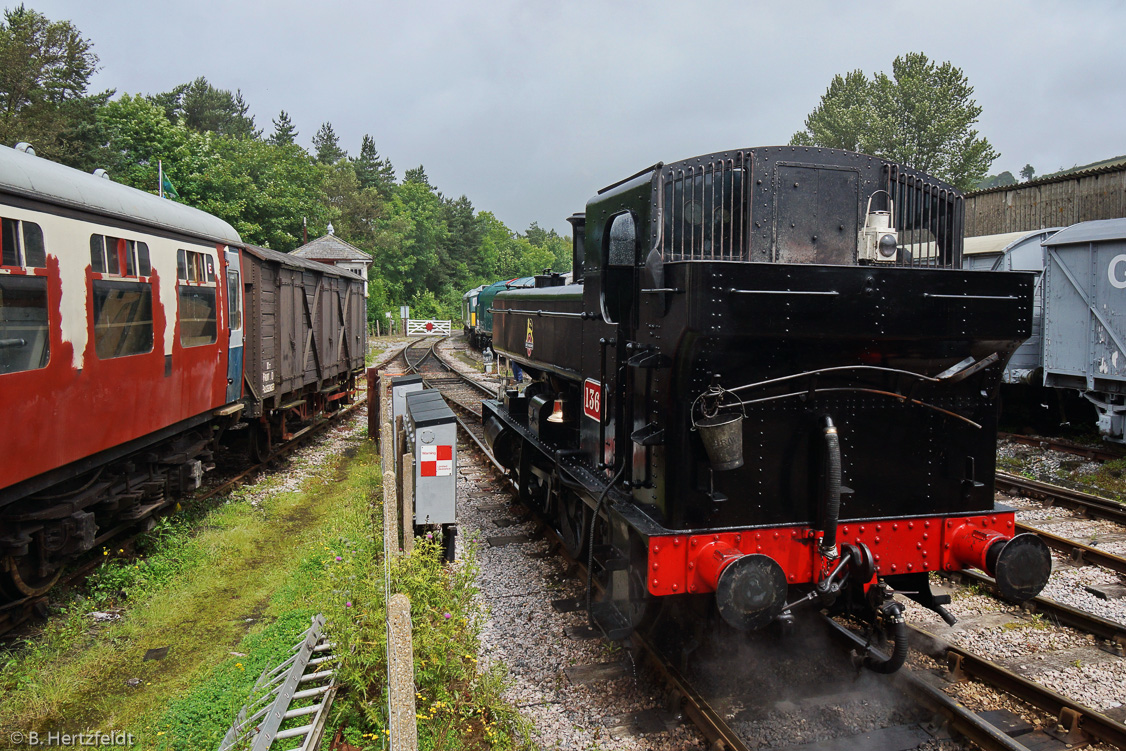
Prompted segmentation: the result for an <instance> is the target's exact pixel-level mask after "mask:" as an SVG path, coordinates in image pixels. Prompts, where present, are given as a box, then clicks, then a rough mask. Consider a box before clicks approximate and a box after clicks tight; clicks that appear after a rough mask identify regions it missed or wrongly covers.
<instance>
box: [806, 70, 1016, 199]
mask: <svg viewBox="0 0 1126 751" xmlns="http://www.w3.org/2000/svg"><path fill="white" fill-rule="evenodd" d="M972 95H973V87H972V86H970V84H969V81H968V80H967V79H966V76H965V74H963V73H962V70H961V69H960V68H957V67H955V66H954V65H952V64H951V63H949V62H945V63H942V64H940V65H939V64H936V63H933V62H931V61H930V60H929V59H927V56H926V55H924V54H922V53H919V52H914V53H908V54H906V55H903V56H901V57H897V58H896V59H895V61H894V62H893V63H892V75H891V76H888V75H887V74H885V73H877V74H875V75H874V76H873V77H872V78H871V79H869V78H868V77H867V76H865V74H864V73H863V72H862V71H859V70H856V71H852V72H851V73H847V74H845V75H844V76H839V75H838V76H835V77H834V78H833V80H832V82H831V83H830V84H829V88H828V90H827V91H826V92H825V94H824V96H822V97H821V102H820V104H818V106H817V107H816V108H815V109H814V110H813V112H811V113H810V115H809V117H807V118H806V121H805V130H802V131H799V132H797V133H795V134H794V137H793V138H792V139H791V140H790V143H791V144H794V145H806V146H825V147H829V148H837V149H848V150H851V151H860V152H863V153H866V154H872V155H873V156H879V157H884V158H886V159H890V160H892V161H896V162H899V163H902V164H906V165H907V166H909V167H914V168H915V169H918V170H920V171H922V172H926V173H928V174H932V175H934V176H936V177H938V178H940V179H942V180H946V181H947V182H950V183H952V184H953V185H955V186H957V187H958V188H961V189H962V190H969V189H971V188H973V187H974V186H975V185H976V183H977V182H978V181H980V180H981V178H982V177H983V176H984V175H985V173H986V172H987V171H988V169H989V165H990V164H992V163H993V160H995V159H996V158H997V156H998V154H997V152H996V151H994V150H993V147H992V146H991V145H990V144H989V141H987V140H986V139H985V138H983V137H981V136H979V135H978V132H977V131H976V130H975V129H974V128H973V125H974V124H975V123H976V122H977V119H978V116H979V115H980V114H981V107H979V106H978V104H977V102H976V101H975V100H974V99H973V98H972Z"/></svg>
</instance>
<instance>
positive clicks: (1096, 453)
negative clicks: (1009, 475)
mask: <svg viewBox="0 0 1126 751" xmlns="http://www.w3.org/2000/svg"><path fill="white" fill-rule="evenodd" d="M997 440H999V441H1000V440H1009V441H1012V442H1013V443H1022V444H1024V445H1025V446H1035V447H1036V448H1041V449H1049V450H1051V451H1059V452H1061V453H1064V454H1071V455H1073V456H1078V457H1081V458H1083V459H1087V460H1090V461H1098V462H1108V461H1114V460H1115V459H1121V458H1122V457H1124V456H1126V447H1121V446H1113V445H1110V444H1105V445H1102V446H1087V445H1084V444H1082V443H1076V442H1075V441H1069V440H1067V439H1066V438H1046V437H1044V436H1036V435H1021V434H1020V433H998V434H997Z"/></svg>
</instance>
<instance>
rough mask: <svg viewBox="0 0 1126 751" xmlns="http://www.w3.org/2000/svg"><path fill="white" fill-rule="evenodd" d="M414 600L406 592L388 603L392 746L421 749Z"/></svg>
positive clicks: (403, 749)
mask: <svg viewBox="0 0 1126 751" xmlns="http://www.w3.org/2000/svg"><path fill="white" fill-rule="evenodd" d="M411 636H412V635H411V601H410V600H409V599H407V596H406V595H405V594H403V593H401V592H400V593H399V594H397V595H393V596H392V597H391V602H390V603H388V605H387V672H388V684H389V689H390V693H391V718H390V719H391V748H392V749H394V751H417V749H418V725H417V718H416V716H415V712H416V709H415V702H414V645H413V640H412V638H411Z"/></svg>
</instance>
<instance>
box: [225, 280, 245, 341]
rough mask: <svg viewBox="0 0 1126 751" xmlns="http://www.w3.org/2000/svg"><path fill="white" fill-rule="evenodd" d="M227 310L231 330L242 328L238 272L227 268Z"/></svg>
mask: <svg viewBox="0 0 1126 751" xmlns="http://www.w3.org/2000/svg"><path fill="white" fill-rule="evenodd" d="M227 312H228V313H230V315H229V316H228V317H229V318H230V324H231V330H232V331H237V330H238V329H241V328H242V295H240V294H239V283H238V272H237V271H235V270H234V269H227Z"/></svg>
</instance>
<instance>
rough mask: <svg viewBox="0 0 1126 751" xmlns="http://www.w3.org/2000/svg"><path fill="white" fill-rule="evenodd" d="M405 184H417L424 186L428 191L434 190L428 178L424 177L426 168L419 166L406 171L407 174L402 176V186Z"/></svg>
mask: <svg viewBox="0 0 1126 751" xmlns="http://www.w3.org/2000/svg"><path fill="white" fill-rule="evenodd" d="M407 183H418V184H419V185H425V186H426V188H427V189H428V190H434V186H433V185H431V184H430V178H429V177H427V176H426V168H425V167H423V166H422V165H421V164H420V165H418V166H417V167H415V168H414V169H409V170H407V173H406V174H405V175H403V184H404V185H406V184H407Z"/></svg>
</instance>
